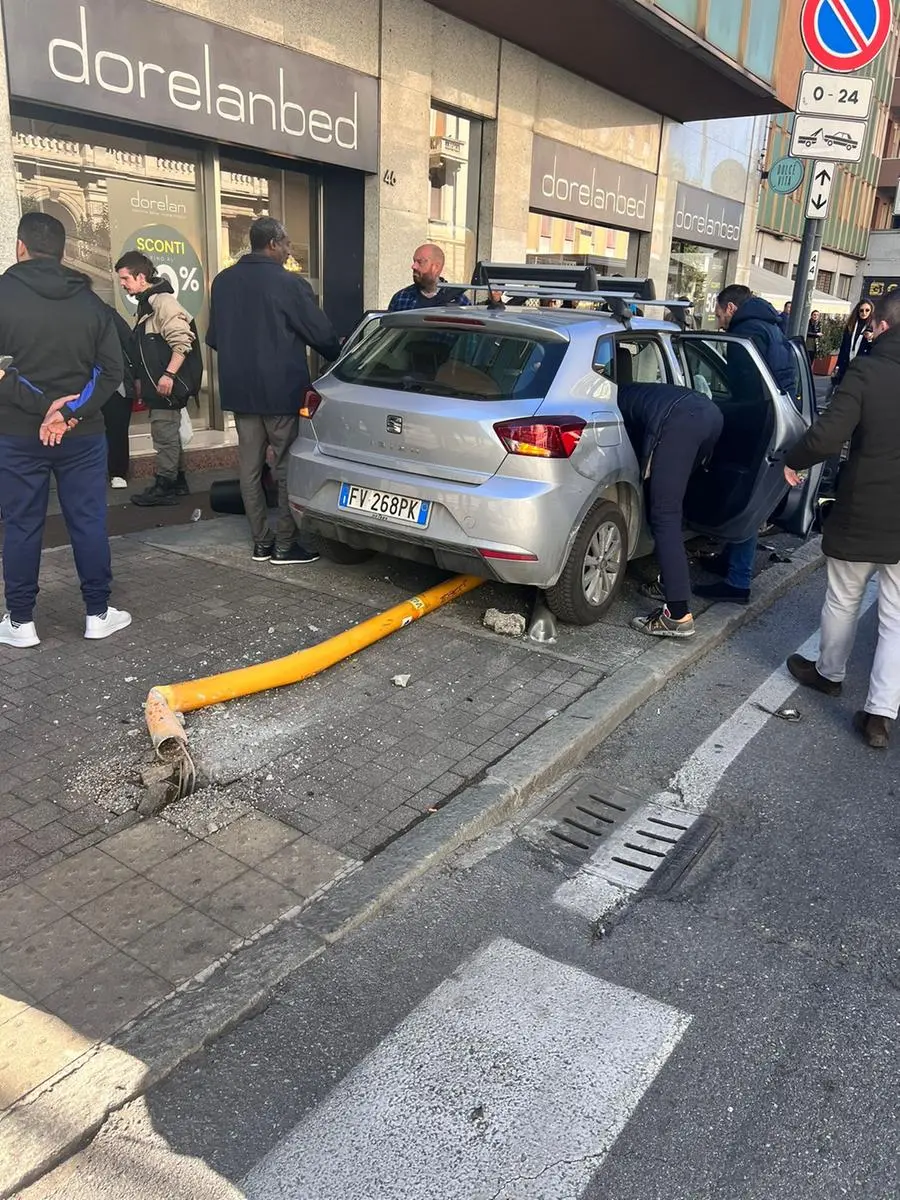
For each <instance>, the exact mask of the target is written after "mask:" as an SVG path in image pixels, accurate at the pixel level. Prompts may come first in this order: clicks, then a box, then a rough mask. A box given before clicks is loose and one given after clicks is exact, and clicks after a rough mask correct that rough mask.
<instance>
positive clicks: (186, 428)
mask: <svg viewBox="0 0 900 1200" xmlns="http://www.w3.org/2000/svg"><path fill="white" fill-rule="evenodd" d="M178 433H179V436H180V438H181V444H182V446H189V445H190V442H191V438H192V437H193V436H194V426H193V425H192V424H191V417H190V413H189V412H188V410H187V406H185V407H184V408H183V409H182V410H181V423H180V425H179V427H178Z"/></svg>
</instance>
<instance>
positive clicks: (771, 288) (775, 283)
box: [748, 267, 850, 316]
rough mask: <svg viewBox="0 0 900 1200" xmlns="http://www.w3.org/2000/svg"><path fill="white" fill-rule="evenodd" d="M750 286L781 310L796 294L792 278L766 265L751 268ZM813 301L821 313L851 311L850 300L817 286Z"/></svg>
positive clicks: (839, 314)
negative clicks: (768, 268)
mask: <svg viewBox="0 0 900 1200" xmlns="http://www.w3.org/2000/svg"><path fill="white" fill-rule="evenodd" d="M748 286H749V288H750V290H751V292H754V293H755V294H756V295H757V296H762V298H763V299H764V300H768V301H769V303H770V304H774V305H775V307H776V308H777V309H778V310H779V311H780V310H781V309H782V308H784V306H785V303H786V302H787V301H788V300H790V299H792V298H793V295H794V281H793V280H792V279H789V278H788V277H787V275H779V274H778V272H777V271H767V270H766V269H765V267H751V268H750V281H749V284H748ZM812 302H813V307H814V308H817V309H818V310H819V312H820V313H834V314H835V315H838V316H848V315H849V313H850V301H849V300H842V299H841V298H840V296H832V295H829V293H828V292H820V291H819V290H818V289H815V288H814V289H813V296H812Z"/></svg>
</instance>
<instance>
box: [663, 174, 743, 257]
mask: <svg viewBox="0 0 900 1200" xmlns="http://www.w3.org/2000/svg"><path fill="white" fill-rule="evenodd" d="M743 220H744V206H743V204H738V202H737V201H736V200H729V199H728V198H727V197H725V196H716V195H715V194H714V193H713V192H704V191H702V190H701V189H700V188H695V187H689V186H688V184H686V183H679V185H678V189H677V192H676V196H675V221H674V225H673V232H672V237H673V238H676V239H677V240H679V241H685V242H696V243H697V244H698V245H700V246H720V247H721V248H722V249H723V250H737V249H738V248H739V247H740V244H741V223H742V222H743Z"/></svg>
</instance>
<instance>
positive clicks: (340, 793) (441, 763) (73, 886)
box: [0, 518, 787, 1195]
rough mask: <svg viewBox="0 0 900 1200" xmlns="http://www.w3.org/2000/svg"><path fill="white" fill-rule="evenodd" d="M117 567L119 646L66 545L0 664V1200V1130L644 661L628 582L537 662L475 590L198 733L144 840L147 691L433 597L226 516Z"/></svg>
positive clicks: (537, 650) (513, 598) (516, 606)
mask: <svg viewBox="0 0 900 1200" xmlns="http://www.w3.org/2000/svg"><path fill="white" fill-rule="evenodd" d="M779 541H780V542H782V543H783V539H779ZM783 544H785V545H786V544H787V543H783ZM113 547H114V550H113V552H114V568H115V576H116V585H115V593H114V597H113V602H114V603H115V604H116V605H118V606H120V607H125V608H128V609H129V610H131V611H132V612H133V614H134V616H135V621H134V624H133V625H132V626H131V628H129V629H128V630H125V631H124V632H122V633H121V634H118V635H116V636H115V637H113V638H110V639H109V640H108V641H105V642H93V643H92V642H87V641H85V640H84V639H83V637H82V636H81V635H82V631H83V616H82V612H81V606H80V602H79V596H78V591H77V583H76V580H75V575H74V569H73V566H72V562H71V554H70V551H69V550H68V549H67V548H65V547H63V548H60V549H56V550H50V551H48V552H46V553H45V557H44V563H43V567H42V576H41V587H42V592H41V597H40V601H39V609H38V613H37V622H38V629H39V633H40V634H41V636H42V638H43V641H42V644H41V646H40V647H39V648H37V649H35V650H32V651H27V652H22V651H19V652H16V651H12V650H9V649H6V648H3V647H0V1025H2V1027H3V1030H2V1032H3V1045H4V1053H3V1054H2V1055H0V1165H2V1167H3V1169H2V1170H0V1195H3V1194H6V1193H5V1192H4V1191H3V1180H4V1178H5V1177H7V1175H8V1172H9V1171H10V1170H12V1176H10V1177H14V1169H13V1167H12V1166H11V1165H10V1164H9V1163H6V1164H3V1163H2V1159H3V1149H4V1147H3V1142H4V1135H3V1130H2V1125H3V1113H4V1112H10V1111H12V1109H13V1108H16V1107H18V1108H20V1107H21V1104H22V1102H23V1099H24V1100H25V1102H26V1103H29V1102H30V1100H31V1098H32V1097H35V1096H38V1095H40V1094H41V1093H42V1092H46V1089H47V1088H48V1087H50V1086H51V1085H53V1084H54V1083H55V1082H56V1081H58V1080H59V1078H60V1077H61V1075H64V1074H65V1073H66V1072H67V1071H71V1070H72V1069H74V1067H75V1066H77V1065H78V1064H82V1063H84V1062H85V1060H86V1058H89V1056H90V1055H91V1054H92V1053H93V1052H94V1051H95V1050H96V1048H97V1047H98V1046H103V1045H104V1044H106V1043H108V1042H110V1040H111V1039H113V1038H114V1036H115V1035H116V1034H117V1033H120V1032H121V1031H122V1030H123V1029H125V1028H127V1027H128V1026H129V1023H133V1022H136V1021H139V1020H140V1019H141V1018H142V1017H144V1016H146V1015H147V1014H148V1013H149V1012H151V1011H153V1010H156V1011H158V1010H159V1009H160V1007H161V1006H162V1005H164V1003H165V1001H166V1000H167V999H168V998H170V997H172V996H173V995H174V994H175V993H176V992H178V991H179V990H183V989H184V988H186V987H188V986H190V985H191V984H192V981H193V983H194V984H196V981H197V980H198V979H200V980H202V979H204V978H206V977H207V976H208V975H209V973H210V971H211V970H212V969H213V968H214V967H215V966H216V965H217V964H222V963H223V962H225V961H226V960H228V958H229V956H232V955H234V954H235V953H236V952H237V951H239V950H241V948H243V947H246V946H247V945H248V943H250V942H252V941H254V940H257V939H259V938H260V937H261V935H262V934H264V933H265V932H267V931H271V930H272V929H273V926H276V925H277V924H278V923H279V922H280V923H281V924H282V925H289V924H290V921H291V919H292V918H295V917H297V916H298V915H299V914H301V913H302V912H303V910H304V909H305V908H306V907H308V906H309V905H310V904H311V903H312V902H313V901H314V900H316V899H317V898H318V897H321V896H322V895H323V893H324V892H325V891H326V890H327V889H329V888H331V887H333V886H334V884H335V883H336V882H337V881H340V880H342V879H343V878H344V877H346V876H347V875H349V874H351V873H353V872H355V871H356V870H358V869H359V866H360V864H362V863H363V862H365V861H366V860H368V859H370V858H371V857H372V856H373V855H377V853H378V851H379V850H380V849H381V848H382V847H385V846H387V845H388V844H390V843H391V842H393V841H394V840H395V839H397V838H398V836H400V835H401V834H403V833H404V831H406V830H409V829H410V828H412V827H413V826H415V825H417V824H419V823H421V822H423V821H427V820H428V819H429V815H430V814H431V813H433V812H435V811H437V810H438V809H440V808H442V807H444V806H446V805H448V804H452V800H453V797H454V796H455V795H456V794H457V793H460V792H461V791H463V790H464V789H465V788H466V787H467V786H468V785H470V784H472V783H473V782H476V781H478V780H479V779H481V778H482V777H484V776H485V774H486V773H487V771H488V769H489V768H490V767H491V766H492V764H494V763H496V762H497V761H498V760H500V759H502V758H503V757H504V755H506V754H508V753H509V752H510V751H513V750H514V749H515V747H516V746H517V744H519V743H520V742H523V741H524V740H525V739H526V738H528V737H529V735H531V734H533V733H534V732H535V731H536V730H538V729H541V728H543V727H547V726H549V724H550V722H552V721H553V720H554V719H555V718H556V717H557V716H558V715H559V714H561V713H562V712H563V711H564V710H565V709H566V708H567V707H569V706H570V705H572V704H573V703H575V702H576V701H578V699H579V698H580V697H582V696H584V695H585V693H587V692H590V691H591V690H592V689H595V688H596V687H597V685H598V684H600V683H601V682H602V681H603V679H604V678H606V677H607V676H609V675H611V674H614V673H615V672H617V671H621V670H622V669H623V668H625V667H627V666H629V664H634V663H636V662H637V661H638V660H639V659H640V656H641V655H643V654H644V653H645V652H646V651H647V649H648V639H646V638H645V637H643V636H642V635H641V634H638V633H636V632H634V631H633V630H631V629H630V628H629V626H628V619H629V618H630V616H631V615H633V613H634V612H635V611H643V610H646V609H647V608H648V607H650V605H649V603H648V602H646V601H641V600H639V599H638V598H637V596H636V594H635V591H634V588H633V586H632V585H629V586H628V587H627V588H626V590H625V592H624V594H623V596H622V598H621V599H620V600H619V602H618V603H617V605H616V606H615V608H614V609H613V611H612V613H611V614H610V615H609V616H608V617H607V618H606V620H604V621H603V622H601V623H599V624H597V625H595V626H593V627H591V628H589V629H575V628H571V627H561V629H560V637H559V641H558V643H557V644H556V645H555V646H540V647H539V646H534V645H532V644H530V643H527V642H526V641H523V640H509V639H503V638H500V637H498V636H497V635H495V634H493V633H490V632H488V631H487V630H485V629H484V628H483V627H482V623H481V618H482V614H483V612H484V610H485V609H486V608H488V607H499V608H501V609H504V610H507V611H509V610H517V611H521V612H524V611H526V606H527V597H526V596H525V594H524V593H523V592H521V591H517V590H515V589H509V588H504V587H500V586H498V585H493V584H486V585H485V586H484V587H482V588H480V589H478V590H477V591H475V592H473V593H471V594H470V595H468V596H466V597H464V598H463V599H461V600H459V601H457V602H456V603H455V604H454V605H453V606H451V607H449V608H447V609H444V610H441V611H440V612H437V613H434V614H431V615H430V616H428V617H427V618H425V619H423V620H422V621H420V622H417V623H416V624H414V625H412V626H410V627H409V628H407V629H405V630H403V631H401V632H400V633H398V634H396V635H394V636H393V637H391V638H389V639H387V640H386V641H384V642H381V643H379V644H378V645H376V646H373V647H371V648H369V649H368V650H366V651H364V652H362V653H360V654H359V655H357V656H355V657H354V658H352V659H350V660H348V661H347V662H345V663H342V664H340V665H338V666H336V667H334V668H333V669H332V670H330V671H329V672H327V673H325V674H323V675H321V676H319V677H318V678H316V679H313V680H309V681H307V682H305V683H303V684H299V685H296V686H294V687H290V688H285V689H282V690H280V691H275V692H270V693H265V694H263V695H259V696H255V697H248V698H247V699H245V700H240V701H235V702H233V703H231V704H229V705H222V706H218V707H216V708H213V709H210V710H207V711H205V712H198V713H196V714H193V715H190V716H189V717H188V718H187V725H188V729H189V734H190V741H191V746H192V749H193V751H194V753H195V756H196V759H197V762H198V765H199V767H200V769H201V772H202V774H203V785H202V786H201V788H200V790H199V791H198V792H197V793H196V794H195V795H194V796H193V797H190V798H189V799H187V800H184V801H181V802H179V803H177V804H175V805H172V806H170V807H169V808H168V809H166V810H164V812H163V813H162V815H161V816H160V817H157V818H151V819H140V818H139V817H138V815H137V812H136V811H135V810H136V806H137V804H138V802H139V800H140V797H141V795H142V785H141V778H140V773H141V770H142V769H143V768H145V767H147V766H149V765H150V764H151V762H152V756H151V751H150V746H149V739H148V737H147V734H146V729H145V727H144V723H143V716H142V704H143V700H144V698H145V696H146V694H147V691H148V690H149V688H150V687H151V686H152V685H154V684H158V683H170V682H178V681H180V680H183V679H191V678H198V677H202V676H206V675H211V674H214V673H216V672H218V671H222V670H227V669H230V668H233V667H241V666H247V665H249V664H251V663H255V662H259V661H263V660H267V659H270V658H273V657H276V656H279V655H283V654H288V653H291V652H293V651H295V650H298V649H301V648H303V647H305V646H309V645H313V644H315V643H318V642H320V641H322V640H324V639H325V638H327V637H330V636H331V635H333V634H336V633H340V632H342V631H343V630H345V629H347V628H348V627H349V626H351V625H353V624H355V623H356V622H358V621H360V620H363V619H365V618H367V617H369V616H371V615H373V614H374V613H376V612H379V611H381V610H383V609H385V608H387V607H389V606H390V605H392V604H395V603H397V602H398V601H400V600H402V599H405V598H406V597H408V596H411V595H414V594H416V593H417V592H419V591H421V590H423V589H424V588H425V587H427V586H429V585H430V584H432V583H434V582H436V581H437V580H438V578H440V576H438V575H437V574H436V573H433V572H429V571H427V570H425V569H423V568H419V567H415V566H412V565H409V564H403V563H398V562H394V561H389V560H385V559H380V558H377V559H373V560H372V561H371V562H369V563H367V564H364V565H362V566H359V567H354V568H346V567H337V566H334V565H332V564H329V563H325V562H319V563H316V564H313V565H311V566H307V567H275V566H272V565H271V564H254V563H253V562H251V561H250V557H249V553H248V545H247V540H246V531H245V525H244V522H243V521H242V520H240V519H236V518H222V519H215V520H204V521H201V522H198V523H196V524H192V525H188V526H183V527H175V528H163V529H153V530H150V531H145V532H143V533H139V534H134V535H131V536H128V537H123V538H117V539H115V540H114V542H113ZM762 558H763V559H767V558H768V555H763V556H762ZM397 674H408V675H410V682H409V685H408V687H406V688H404V689H401V688H398V687H396V686H394V685H393V684H392V682H391V681H392V679H393V677H394V676H395V675H397ZM561 724H562V722H561Z"/></svg>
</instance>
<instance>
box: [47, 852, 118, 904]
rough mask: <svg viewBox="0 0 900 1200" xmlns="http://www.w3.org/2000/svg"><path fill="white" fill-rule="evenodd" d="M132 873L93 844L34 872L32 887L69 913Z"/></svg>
mask: <svg viewBox="0 0 900 1200" xmlns="http://www.w3.org/2000/svg"><path fill="white" fill-rule="evenodd" d="M132 875H133V872H132V871H130V870H129V869H128V867H126V866H124V864H123V863H120V862H117V861H116V859H114V858H110V856H109V855H108V854H104V852H103V851H102V850H101V849H100V848H99V847H98V846H92V847H90V848H89V849H87V850H82V852H81V853H80V854H73V855H71V856H70V857H68V858H66V859H65V861H63V862H61V863H58V864H57V865H56V866H54V867H51V868H50V869H49V870H48V871H43V872H41V873H40V874H39V875H36V876H35V877H34V879H33V881H32V884H31V886H32V887H33V888H35V889H36V890H37V891H39V892H40V893H41V895H43V896H46V897H47V898H48V899H49V900H54V901H55V902H56V903H57V904H58V905H59V906H60V907H61V908H65V909H67V910H68V911H69V912H71V910H72V909H73V908H80V907H81V905H82V904H87V903H88V901H89V900H95V899H96V898H97V897H98V896H102V895H103V893H104V892H109V891H112V889H113V888H114V887H117V886H118V885H119V884H120V883H124V882H125V881H126V879H131V877H132Z"/></svg>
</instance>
